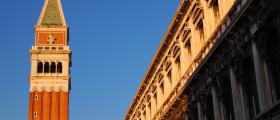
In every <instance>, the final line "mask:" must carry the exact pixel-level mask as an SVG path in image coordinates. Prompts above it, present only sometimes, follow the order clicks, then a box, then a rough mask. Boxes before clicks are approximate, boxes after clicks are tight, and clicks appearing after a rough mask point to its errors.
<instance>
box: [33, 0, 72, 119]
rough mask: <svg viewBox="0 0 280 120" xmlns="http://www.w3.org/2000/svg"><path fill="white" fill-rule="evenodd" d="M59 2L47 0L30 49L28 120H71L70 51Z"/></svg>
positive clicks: (66, 28) (57, 0)
mask: <svg viewBox="0 0 280 120" xmlns="http://www.w3.org/2000/svg"><path fill="white" fill-rule="evenodd" d="M68 36H69V35H68V26H67V24H66V22H65V19H64V14H63V10H62V6H61V2H60V0H45V4H44V7H43V9H42V12H41V15H40V17H39V20H38V23H37V24H36V25H35V40H34V45H33V46H32V48H31V49H30V61H31V73H30V77H29V80H30V97H29V112H28V120H68V109H69V107H68V103H69V91H70V82H71V78H70V67H71V50H70V47H69V45H68V42H69V38H68Z"/></svg>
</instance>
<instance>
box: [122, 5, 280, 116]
mask: <svg viewBox="0 0 280 120" xmlns="http://www.w3.org/2000/svg"><path fill="white" fill-rule="evenodd" d="M279 10H280V1H279V0H181V2H180V4H179V6H178V9H177V11H176V14H175V16H174V18H173V20H172V22H171V23H170V25H169V28H168V30H167V32H166V34H165V36H164V38H163V40H162V42H161V44H160V47H159V49H158V51H157V53H156V54H155V56H154V58H153V60H152V62H151V64H150V66H149V68H148V70H147V72H146V74H145V76H144V79H143V81H142V82H141V85H140V87H139V89H138V91H137V93H136V95H135V97H134V99H133V101H132V103H131V105H130V107H129V109H128V112H127V113H126V116H125V120H279V119H280V76H279V75H280V61H279V60H280V36H279V35H280V31H279V30H280V11H279Z"/></svg>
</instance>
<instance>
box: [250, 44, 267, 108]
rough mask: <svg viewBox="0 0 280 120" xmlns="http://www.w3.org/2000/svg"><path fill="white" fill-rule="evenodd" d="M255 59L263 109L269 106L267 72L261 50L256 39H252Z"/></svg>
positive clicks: (260, 101) (260, 102) (259, 95)
mask: <svg viewBox="0 0 280 120" xmlns="http://www.w3.org/2000/svg"><path fill="white" fill-rule="evenodd" d="M252 50H253V59H254V67H255V74H256V82H257V90H258V97H259V106H260V110H261V111H263V110H265V108H266V107H267V105H268V103H267V95H266V84H265V72H264V64H263V62H262V59H261V56H260V53H259V50H258V48H257V45H256V43H255V42H254V41H252Z"/></svg>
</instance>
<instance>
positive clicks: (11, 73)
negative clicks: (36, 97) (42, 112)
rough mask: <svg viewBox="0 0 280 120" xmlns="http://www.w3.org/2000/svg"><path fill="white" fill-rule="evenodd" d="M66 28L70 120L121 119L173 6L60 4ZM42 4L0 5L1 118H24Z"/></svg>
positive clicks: (148, 2) (79, 0) (107, 0)
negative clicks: (69, 58) (68, 46)
mask: <svg viewBox="0 0 280 120" xmlns="http://www.w3.org/2000/svg"><path fill="white" fill-rule="evenodd" d="M61 1H62V6H63V9H64V14H65V18H66V22H67V24H68V25H69V26H70V47H71V49H72V52H73V55H72V62H73V66H72V68H71V76H72V91H71V93H70V116H69V117H70V120H122V119H123V118H124V115H125V113H126V112H127V109H128V107H129V105H130V103H131V101H132V99H133V97H134V95H135V93H136V91H137V89H138V87H139V84H140V82H141V81H142V79H143V77H144V74H145V72H146V69H147V68H148V65H149V64H150V62H151V60H152V57H153V55H154V53H155V52H156V50H157V48H158V47H159V45H160V41H161V40H162V38H163V36H164V34H165V32H166V30H167V27H168V25H169V23H170V21H171V19H172V17H173V15H174V13H175V11H176V8H177V6H178V4H179V2H180V0H61ZM43 3H44V0H0V36H1V37H0V42H1V47H0V55H1V57H0V58H1V59H0V66H1V67H0V75H1V78H0V81H1V83H0V120H26V119H27V113H28V99H29V93H28V92H29V80H28V76H29V73H30V61H29V52H28V51H29V49H30V48H31V46H32V44H33V43H34V25H35V24H36V22H37V20H38V17H39V14H40V12H41V8H42V6H43Z"/></svg>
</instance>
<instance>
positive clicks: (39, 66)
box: [37, 62, 43, 73]
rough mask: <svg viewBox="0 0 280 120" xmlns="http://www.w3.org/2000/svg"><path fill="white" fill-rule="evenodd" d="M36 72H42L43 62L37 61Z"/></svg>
mask: <svg viewBox="0 0 280 120" xmlns="http://www.w3.org/2000/svg"><path fill="white" fill-rule="evenodd" d="M37 73H43V63H42V62H39V63H38V65H37Z"/></svg>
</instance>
